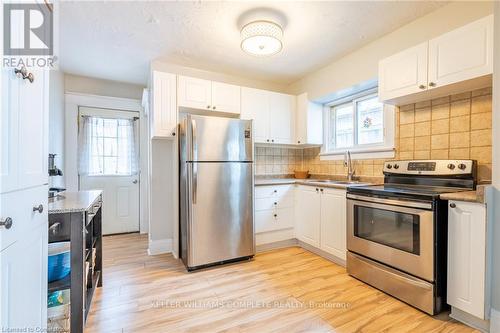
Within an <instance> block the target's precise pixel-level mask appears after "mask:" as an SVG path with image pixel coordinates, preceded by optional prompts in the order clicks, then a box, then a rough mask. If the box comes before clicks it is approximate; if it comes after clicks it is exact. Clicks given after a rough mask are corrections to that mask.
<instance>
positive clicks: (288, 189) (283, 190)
mask: <svg viewBox="0 0 500 333" xmlns="http://www.w3.org/2000/svg"><path fill="white" fill-rule="evenodd" d="M292 191H293V185H292V184H287V185H270V186H257V187H255V198H256V199H261V198H279V197H282V196H284V195H287V194H288V193H290V194H291V193H292Z"/></svg>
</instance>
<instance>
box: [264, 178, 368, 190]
mask: <svg viewBox="0 0 500 333" xmlns="http://www.w3.org/2000/svg"><path fill="white" fill-rule="evenodd" d="M328 179H330V178H328ZM321 180H324V179H323V178H318V179H316V178H308V179H296V178H279V177H278V178H257V179H256V180H255V186H265V185H286V184H299V185H307V186H317V187H329V188H340V189H345V188H347V187H349V186H360V185H373V183H371V182H368V181H363V180H361V181H359V182H357V183H350V184H342V183H334V182H332V183H327V182H324V181H321ZM336 180H338V181H345V180H344V179H336Z"/></svg>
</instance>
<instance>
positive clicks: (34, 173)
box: [17, 69, 49, 189]
mask: <svg viewBox="0 0 500 333" xmlns="http://www.w3.org/2000/svg"><path fill="white" fill-rule="evenodd" d="M29 71H30V72H31V73H33V75H34V77H35V80H34V81H33V82H32V83H31V82H29V81H28V80H22V81H21V83H20V88H19V141H18V147H19V148H18V165H17V168H18V172H19V185H18V187H17V188H18V189H22V188H28V187H34V186H38V185H42V184H47V183H48V163H47V156H48V154H49V152H48V147H49V146H48V144H49V133H48V128H49V114H48V109H49V108H48V103H49V91H48V87H49V83H48V71H46V70H32V69H30V70H29Z"/></svg>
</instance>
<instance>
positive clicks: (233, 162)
mask: <svg viewBox="0 0 500 333" xmlns="http://www.w3.org/2000/svg"><path fill="white" fill-rule="evenodd" d="M179 155H180V156H179V157H180V158H179V160H180V170H179V171H180V172H179V174H180V179H179V185H180V186H179V187H180V254H181V259H182V261H183V262H184V264H185V265H186V267H187V269H188V270H194V269H197V268H203V267H206V266H208V265H214V264H221V263H226V262H230V261H235V260H239V259H248V258H251V257H252V256H253V255H254V254H255V240H254V222H253V138H252V122H251V121H249V120H240V119H234V118H222V117H208V116H198V115H192V114H184V115H182V117H181V122H180V126H179Z"/></svg>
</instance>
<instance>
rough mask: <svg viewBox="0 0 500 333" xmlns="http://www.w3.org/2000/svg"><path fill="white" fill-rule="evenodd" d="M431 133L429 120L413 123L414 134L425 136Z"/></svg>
mask: <svg viewBox="0 0 500 333" xmlns="http://www.w3.org/2000/svg"><path fill="white" fill-rule="evenodd" d="M430 134H431V122H430V121H424V122H422V123H415V136H425V135H430Z"/></svg>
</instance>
